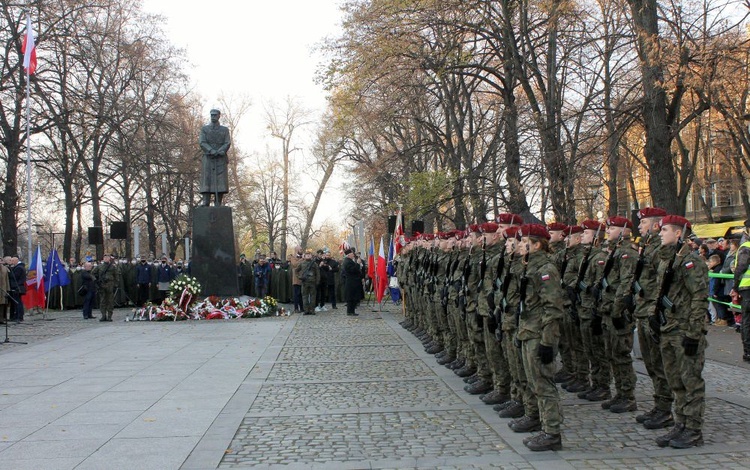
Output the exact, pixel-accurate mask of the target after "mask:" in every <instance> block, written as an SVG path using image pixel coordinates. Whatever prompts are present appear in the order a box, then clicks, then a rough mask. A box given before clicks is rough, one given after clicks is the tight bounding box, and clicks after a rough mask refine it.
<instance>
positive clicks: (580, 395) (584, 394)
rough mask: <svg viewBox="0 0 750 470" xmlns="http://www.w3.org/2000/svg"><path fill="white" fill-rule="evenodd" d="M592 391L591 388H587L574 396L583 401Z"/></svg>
mask: <svg viewBox="0 0 750 470" xmlns="http://www.w3.org/2000/svg"><path fill="white" fill-rule="evenodd" d="M593 391H594V389H593V388H587V389H586V390H582V391H580V392H578V395H576V396H577V397H578V398H580V399H581V400H585V399H586V395H588V394H589V393H592V392H593Z"/></svg>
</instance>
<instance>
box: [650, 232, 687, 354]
mask: <svg viewBox="0 0 750 470" xmlns="http://www.w3.org/2000/svg"><path fill="white" fill-rule="evenodd" d="M685 230H687V224H685V225H684V226H683V227H682V232H681V233H680V238H679V240H677V249H676V250H675V252H674V255H672V259H671V260H669V264H667V267H666V269H665V270H664V276H663V277H662V279H661V286H659V295H658V296H657V297H656V308H655V309H654V315H653V316H652V318H650V319H649V325H651V337H652V338H653V340H654V341H656V342H658V341H659V336H660V335H661V327H662V326H664V325H666V324H667V314H666V311H667V309H669V311H671V312H674V302H672V301H671V300H670V299H669V289H670V287H672V281H674V263H675V261H676V260H677V257H678V256H679V255H680V252H681V251H682V247H683V245H684V244H685ZM683 256H684V255H683ZM652 322H653V323H652ZM657 326H658V328H656V327H657Z"/></svg>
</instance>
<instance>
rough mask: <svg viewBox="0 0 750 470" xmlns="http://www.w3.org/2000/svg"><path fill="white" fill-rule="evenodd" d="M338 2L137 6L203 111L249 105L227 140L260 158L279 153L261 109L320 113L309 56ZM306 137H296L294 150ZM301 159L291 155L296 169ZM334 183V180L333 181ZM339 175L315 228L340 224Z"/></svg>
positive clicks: (336, 23) (249, 0)
mask: <svg viewBox="0 0 750 470" xmlns="http://www.w3.org/2000/svg"><path fill="white" fill-rule="evenodd" d="M339 5H340V0H276V1H273V0H265V1H257V0H244V1H242V0H210V1H200V2H198V1H195V0H187V1H185V0H182V1H179V0H143V8H144V10H145V11H147V12H151V13H158V14H160V15H162V16H164V17H165V24H164V25H163V28H164V31H165V33H166V35H167V37H168V38H169V40H170V41H171V42H172V44H173V45H175V46H177V47H180V48H183V49H184V50H185V53H186V55H187V58H188V64H186V65H185V70H186V72H187V73H188V75H189V76H190V77H191V80H192V82H193V85H194V89H195V91H196V92H198V93H199V94H200V95H201V96H202V97H203V99H204V111H205V115H206V122H208V111H209V110H210V109H211V108H214V107H217V106H218V103H217V100H218V97H219V96H221V95H222V94H223V95H224V96H229V97H231V96H235V97H240V96H247V97H249V98H250V100H251V103H252V106H251V108H250V110H249V112H248V114H247V117H246V118H245V119H243V121H242V122H241V123H240V126H239V129H238V131H237V132H236V133H235V135H233V139H234V143H235V144H236V145H238V146H239V147H241V149H242V150H243V151H244V152H245V153H257V154H261V155H263V154H265V151H266V146H269V148H271V149H272V150H276V149H277V148H280V142H279V141H278V140H274V139H270V138H269V137H268V136H267V131H266V129H265V124H264V121H263V117H264V115H265V111H264V106H265V105H267V104H268V103H272V102H275V103H277V104H279V105H281V104H282V103H283V102H284V101H285V99H286V98H287V97H292V98H294V100H295V101H298V102H300V103H302V105H303V106H304V107H305V108H307V109H310V110H312V111H314V112H316V113H317V114H320V113H321V112H322V111H323V109H324V107H325V96H326V95H325V92H324V90H323V89H322V88H321V87H320V86H319V85H316V84H315V83H314V76H315V72H316V70H317V69H318V67H319V65H320V63H321V61H322V58H321V57H320V55H319V54H317V53H316V52H315V51H314V50H313V49H314V47H315V46H316V44H319V43H320V42H321V41H323V40H324V38H325V37H327V36H332V37H335V36H336V35H337V33H338V31H339V28H340V22H341V19H342V14H341V11H340V8H339ZM311 143H312V138H311V137H310V136H309V135H308V136H305V135H303V134H300V139H299V141H298V142H297V144H298V146H299V147H302V148H305V147H307V148H309V147H310V145H311ZM305 155H308V156H309V152H307V151H306V150H303V151H302V152H299V153H295V154H293V157H294V159H296V161H295V162H294V164H295V165H296V166H297V167H300V166H301V167H302V168H304V161H303V159H304V157H305ZM335 176H339V175H335ZM339 185H340V176H339V177H338V178H336V179H335V180H334V181H333V184H332V185H331V188H330V190H327V193H328V194H327V195H326V197H325V199H326V200H324V201H322V202H323V204H321V209H319V215H318V216H316V219H315V223H316V225H317V224H319V223H320V222H321V221H323V220H324V219H326V218H328V219H329V220H330V219H336V220H337V221H338V219H340V218H341V217H342V216H341V215H339V213H340V210H341V205H340V204H337V203H335V202H336V199H338V198H339V197H341V195H340V192H339V191H337V189H338V188H337V187H338V186H339Z"/></svg>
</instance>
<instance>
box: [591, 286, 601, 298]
mask: <svg viewBox="0 0 750 470" xmlns="http://www.w3.org/2000/svg"><path fill="white" fill-rule="evenodd" d="M589 294H591V297H593V298H595V299H597V300H599V296H600V295H601V291H600V290H599V286H598V285H593V286H591V287H589Z"/></svg>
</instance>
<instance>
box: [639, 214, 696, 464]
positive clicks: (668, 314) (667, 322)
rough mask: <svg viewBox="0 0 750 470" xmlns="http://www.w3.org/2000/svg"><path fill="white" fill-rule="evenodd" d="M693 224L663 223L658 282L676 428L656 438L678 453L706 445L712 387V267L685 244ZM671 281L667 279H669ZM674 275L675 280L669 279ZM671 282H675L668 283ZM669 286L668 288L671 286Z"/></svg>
mask: <svg viewBox="0 0 750 470" xmlns="http://www.w3.org/2000/svg"><path fill="white" fill-rule="evenodd" d="M690 228H691V226H690V222H689V221H688V220H687V219H686V218H684V217H680V216H677V215H668V216H666V217H664V218H662V219H661V232H660V237H661V244H662V247H663V248H664V249H662V250H660V251H659V257H660V259H661V262H660V263H659V268H658V275H657V280H658V281H657V282H658V283H659V285H660V293H661V294H662V296H661V298H660V299H657V302H659V303H660V304H661V311H662V312H663V317H662V318H659V317H658V316H654V317H651V318H652V323H651V325H652V329H653V333H654V336H657V337H658V338H659V348H660V349H661V357H662V361H663V363H664V371H665V372H666V376H667V382H668V383H669V387H670V388H671V389H672V393H673V395H674V419H675V425H674V427H673V428H672V429H671V430H670V431H669V432H668V433H667V434H665V435H663V436H660V437H658V438H657V439H656V444H657V445H658V446H659V447H666V446H670V447H673V448H676V449H686V448H689V447H694V446H700V445H703V432H702V429H703V413H704V411H705V402H706V383H705V381H704V380H703V376H702V374H703V365H704V363H705V351H706V346H708V343H707V341H706V332H707V329H706V311H707V309H708V301H707V297H708V268H707V266H706V263H705V261H703V260H702V259H701V258H700V257H699V256H698V255H697V254H696V253H694V252H692V251H691V250H690V247H689V246H688V245H687V244H683V243H682V241H683V240H684V239H685V237H686V236H687V235H689V233H688V232H689V231H690ZM665 277H667V280H666V281H665ZM670 277H671V280H670V279H669V278H670ZM668 281H671V282H668ZM667 284H668V285H667Z"/></svg>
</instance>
